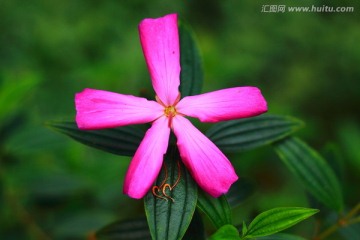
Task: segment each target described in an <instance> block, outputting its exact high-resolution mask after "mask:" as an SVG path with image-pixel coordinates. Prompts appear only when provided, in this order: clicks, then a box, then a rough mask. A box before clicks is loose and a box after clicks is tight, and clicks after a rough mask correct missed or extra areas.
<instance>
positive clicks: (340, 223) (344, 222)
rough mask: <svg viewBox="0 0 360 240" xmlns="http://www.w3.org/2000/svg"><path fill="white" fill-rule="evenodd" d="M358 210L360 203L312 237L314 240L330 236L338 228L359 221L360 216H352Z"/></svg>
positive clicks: (359, 209)
mask: <svg viewBox="0 0 360 240" xmlns="http://www.w3.org/2000/svg"><path fill="white" fill-rule="evenodd" d="M359 211H360V203H358V204H357V205H356V206H355V207H354V208H352V209H351V210H350V211H349V213H348V214H347V215H346V216H345V217H343V218H340V219H339V220H338V221H337V222H336V223H335V224H334V225H331V226H330V227H329V228H327V229H325V230H324V231H323V232H321V233H320V234H318V235H317V236H316V237H314V240H322V239H325V238H326V237H328V236H330V235H331V234H333V233H334V232H335V231H337V230H338V229H339V228H342V227H344V226H348V225H351V224H354V223H358V222H360V216H358V217H355V218H352V217H353V216H355V215H356V214H357V213H358V212H359Z"/></svg>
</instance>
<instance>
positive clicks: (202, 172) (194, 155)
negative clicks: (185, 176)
mask: <svg viewBox="0 0 360 240" xmlns="http://www.w3.org/2000/svg"><path fill="white" fill-rule="evenodd" d="M173 130H174V133H175V135H176V137H177V145H178V148H179V151H180V155H181V158H182V161H183V162H184V164H185V166H186V167H187V168H188V169H189V171H190V173H191V175H192V177H193V178H194V179H195V181H196V182H197V183H198V185H199V186H200V187H201V188H202V189H204V190H205V191H206V192H207V193H209V194H210V195H212V196H213V197H219V196H220V195H221V194H224V193H226V192H227V191H228V190H229V188H230V186H231V184H233V183H234V182H235V181H236V180H237V179H238V177H237V175H236V173H235V170H234V168H233V166H232V165H231V163H230V161H229V160H228V159H227V158H226V157H225V155H224V154H223V153H222V152H221V151H220V150H219V149H218V148H217V147H216V146H215V144H214V143H213V142H211V141H210V140H209V139H208V138H207V137H206V136H205V135H204V134H202V133H201V132H200V131H199V130H198V129H197V128H195V127H194V126H193V125H192V124H191V123H190V121H189V120H187V119H186V118H184V117H181V116H176V117H175V118H174V119H173Z"/></svg>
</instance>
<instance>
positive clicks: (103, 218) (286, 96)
mask: <svg viewBox="0 0 360 240" xmlns="http://www.w3.org/2000/svg"><path fill="white" fill-rule="evenodd" d="M264 4H282V5H288V6H290V5H292V6H311V5H315V6H323V5H328V6H353V7H355V11H354V12H353V13H289V12H285V13H263V12H261V9H262V6H263V5H264ZM172 12H178V13H179V14H180V17H181V19H182V21H184V22H186V23H188V24H189V25H190V26H192V28H193V31H194V33H195V35H196V39H197V42H198V45H199V48H200V50H201V53H202V57H203V66H204V73H205V81H204V86H203V91H204V92H206V91H212V90H216V89H221V88H226V87H233V86H245V85H252V86H258V87H259V88H261V89H262V92H263V94H264V96H265V97H266V99H267V101H268V105H269V112H270V113H273V114H282V115H291V116H294V117H297V118H299V119H302V120H303V121H304V122H305V123H306V127H305V128H304V129H302V130H301V131H299V132H298V133H297V135H298V136H300V137H302V138H303V139H304V140H306V141H307V142H308V143H309V144H310V145H311V146H313V147H314V148H315V149H317V150H323V149H326V148H327V147H328V146H331V148H332V149H336V152H337V153H338V154H339V155H341V158H342V159H343V161H342V168H341V169H340V170H341V171H343V172H344V174H343V175H344V178H343V179H341V181H342V183H343V184H344V186H343V187H344V193H345V198H346V202H347V204H348V206H351V205H354V204H355V203H356V202H358V201H359V198H360V192H359V189H358V187H357V185H358V183H359V181H360V176H359V172H360V151H359V146H360V125H359V120H360V111H359V110H360V108H359V105H360V67H359V65H360V45H359V43H360V6H359V2H358V1H354V0H353V1H349V0H342V1H340V0H316V1H312V0H302V1H295V0H294V1H292V0H287V1H284V0H283V1H260V0H259V1H253V0H246V1H237V0H227V1H216V0H198V1H189V0H181V1H180V0H172V1H169V0H151V1H142V0H132V1H116V0H113V1H111V0H106V1H96V0H77V1H47V0H28V1H21V0H0V30H1V31H0V158H1V159H0V238H1V239H84V238H85V237H86V236H89V235H90V234H91V233H92V232H94V231H96V230H97V229H99V228H100V227H102V226H104V225H106V224H108V223H110V222H112V221H114V220H116V219H127V218H134V217H137V216H141V215H143V204H142V201H136V200H132V199H129V198H128V197H126V196H124V195H122V183H123V177H124V173H125V171H126V169H127V166H128V164H129V161H130V158H128V157H119V156H115V155H111V154H109V153H104V152H101V151H99V150H95V149H91V148H89V147H86V146H83V145H81V144H79V143H76V142H74V141H72V140H70V139H68V138H67V137H66V136H62V135H60V134H57V133H55V132H52V131H51V130H50V129H48V128H46V127H45V126H44V123H45V122H47V121H51V120H73V119H74V115H75V110H74V94H75V93H76V92H79V91H81V90H82V89H84V88H95V89H104V90H109V91H114V92H121V93H126V94H134V95H140V93H146V94H150V95H153V92H152V91H153V90H152V88H151V85H150V81H149V75H148V72H147V69H146V65H145V61H144V59H143V55H142V51H141V46H140V43H139V39H138V32H137V25H138V23H139V22H140V21H141V19H143V18H148V17H154V18H155V17H160V16H163V15H165V14H167V13H172ZM198 126H199V127H200V128H202V129H206V128H207V127H208V125H200V124H199V125H198ZM229 157H230V158H231V160H232V161H233V163H234V165H235V166H236V168H237V172H238V174H239V175H240V176H241V177H242V178H245V179H249V180H250V181H252V182H253V183H254V186H255V187H254V189H253V190H252V191H250V192H251V193H252V194H251V196H250V198H249V199H250V200H249V199H248V200H246V201H244V203H243V204H242V205H241V206H240V207H239V208H238V209H236V211H235V212H234V220H235V221H236V222H237V223H241V222H242V221H243V220H245V221H247V220H249V219H251V217H253V216H254V214H256V213H258V212H259V211H263V210H266V209H269V208H272V207H279V206H305V207H306V206H308V203H307V199H306V195H305V193H304V190H303V189H302V188H301V186H300V185H299V182H297V181H296V180H295V179H294V178H293V176H292V175H290V174H289V173H288V171H287V169H285V167H284V165H283V164H282V163H281V162H280V160H279V159H278V157H277V156H276V155H275V154H274V152H273V150H272V149H271V147H264V148H261V149H259V150H257V151H249V152H245V153H241V154H236V155H230V156H229ZM310 222H311V220H310ZM205 224H206V225H208V228H209V229H210V230H209V231H211V225H210V224H208V222H206V219H205ZM312 227H313V226H309V224H307V225H306V224H301V225H300V226H299V227H298V228H299V229H301V230H297V231H299V232H300V233H303V232H304V231H308V232H311V231H313V228H312ZM304 229H306V230H304ZM294 231H296V228H295V230H294ZM335 239H337V238H335Z"/></svg>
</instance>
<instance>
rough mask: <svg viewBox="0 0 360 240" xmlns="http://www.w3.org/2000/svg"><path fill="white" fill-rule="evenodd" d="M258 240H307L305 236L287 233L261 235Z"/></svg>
mask: <svg viewBox="0 0 360 240" xmlns="http://www.w3.org/2000/svg"><path fill="white" fill-rule="evenodd" d="M257 240H306V239H305V238H303V237H300V236H296V235H293V234H287V233H277V234H273V235H271V236H266V237H259V238H257Z"/></svg>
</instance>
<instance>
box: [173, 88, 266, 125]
mask: <svg viewBox="0 0 360 240" xmlns="http://www.w3.org/2000/svg"><path fill="white" fill-rule="evenodd" d="M176 109H177V111H178V112H179V113H182V114H184V115H187V116H190V117H196V118H199V119H200V121H202V122H218V121H225V120H232V119H237V118H246V117H253V116H256V115H259V114H262V113H264V112H266V111H267V104H266V101H265V99H264V97H263V96H262V95H261V92H260V90H259V89H258V88H256V87H236V88H228V89H223V90H218V91H214V92H209V93H204V94H201V95H196V96H188V97H184V98H183V99H182V100H181V101H180V102H179V103H178V104H177V106H176Z"/></svg>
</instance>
